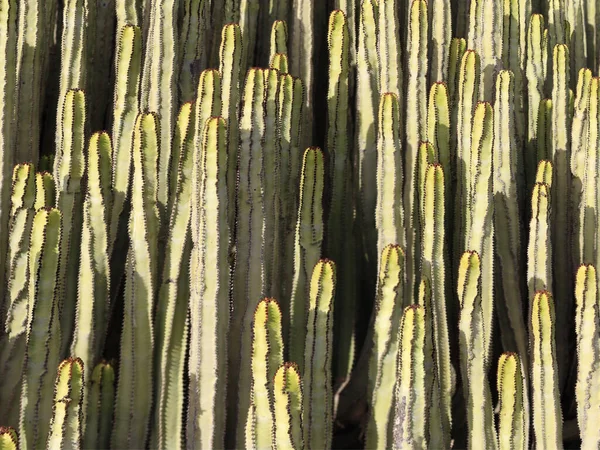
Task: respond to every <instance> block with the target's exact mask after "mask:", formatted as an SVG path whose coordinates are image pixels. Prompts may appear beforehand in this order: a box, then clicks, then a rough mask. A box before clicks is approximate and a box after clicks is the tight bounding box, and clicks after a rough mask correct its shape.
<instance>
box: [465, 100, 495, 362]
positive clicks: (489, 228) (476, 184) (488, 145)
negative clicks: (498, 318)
mask: <svg viewBox="0 0 600 450" xmlns="http://www.w3.org/2000/svg"><path fill="white" fill-rule="evenodd" d="M494 120H495V118H494V111H493V109H492V106H491V105H490V104H489V103H485V102H484V103H479V104H478V105H477V108H476V109H475V113H474V115H473V131H472V133H473V138H472V143H471V165H472V166H473V169H472V170H473V172H472V174H471V176H472V178H471V186H472V189H471V196H470V199H469V202H468V204H467V211H466V214H467V216H470V217H471V219H470V220H469V223H470V226H469V227H468V228H467V230H466V231H467V234H466V238H465V242H466V247H467V249H468V250H470V249H472V250H474V251H476V252H477V253H478V254H479V257H480V258H481V309H482V313H483V323H482V327H483V334H482V338H483V340H484V348H485V354H484V359H485V361H486V364H489V362H490V358H489V352H490V350H491V347H490V346H491V337H492V324H493V314H494V294H493V292H494V254H493V242H494V220H493V217H494V203H493V195H492V193H493V185H492V184H493V183H492V166H493V161H492V155H493V140H494Z"/></svg>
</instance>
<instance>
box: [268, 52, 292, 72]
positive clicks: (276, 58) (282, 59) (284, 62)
mask: <svg viewBox="0 0 600 450" xmlns="http://www.w3.org/2000/svg"><path fill="white" fill-rule="evenodd" d="M269 67H270V68H272V69H277V70H278V71H279V72H280V73H288V57H287V55H286V54H285V53H275V54H274V55H273V57H272V58H271V60H270V62H269Z"/></svg>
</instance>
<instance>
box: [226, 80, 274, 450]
mask: <svg viewBox="0 0 600 450" xmlns="http://www.w3.org/2000/svg"><path fill="white" fill-rule="evenodd" d="M273 72H275V71H274V70H273ZM265 75H266V71H265V70H263V69H250V70H249V71H248V75H247V77H246V84H245V87H244V95H243V98H244V101H243V103H242V109H241V113H240V149H239V151H240V153H239V161H238V167H239V181H238V183H237V195H236V202H237V203H236V206H237V234H236V243H235V246H236V264H235V269H234V272H233V280H232V283H233V299H234V310H233V314H232V321H231V330H230V333H229V370H230V371H231V372H232V373H239V374H240V379H239V382H238V381H237V380H233V379H229V380H228V382H229V385H228V389H229V397H228V398H229V399H230V401H231V402H232V403H231V404H230V405H229V408H230V409H231V410H233V411H237V412H238V414H239V415H238V416H237V419H236V418H234V417H232V415H230V416H229V419H228V420H229V421H230V422H228V423H230V426H232V427H237V434H236V436H237V438H236V440H237V443H238V444H237V445H238V446H240V445H243V444H242V443H243V442H244V440H245V437H244V435H245V430H244V427H245V425H246V420H245V417H246V413H247V411H248V402H249V393H250V385H249V383H250V344H251V342H250V333H251V324H252V317H253V314H254V310H255V309H256V306H257V305H258V302H259V301H260V299H261V298H262V297H264V293H265V291H266V279H265V274H264V272H265V268H264V266H265V264H266V261H265V257H264V254H263V241H264V239H266V238H267V237H266V236H265V234H264V227H265V226H266V217H265V213H264V196H263V193H262V180H261V173H262V163H261V161H262V159H263V151H262V149H263V146H262V142H263V139H264V133H265V120H264V116H265V105H264V102H265V97H266V90H267V87H266V83H267V80H266V76H265ZM252 162H254V163H252ZM238 392H239V397H240V399H241V398H242V397H244V398H245V399H244V401H243V402H242V405H241V407H240V408H239V409H238Z"/></svg>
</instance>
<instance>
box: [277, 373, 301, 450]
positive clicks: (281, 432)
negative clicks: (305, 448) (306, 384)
mask: <svg viewBox="0 0 600 450" xmlns="http://www.w3.org/2000/svg"><path fill="white" fill-rule="evenodd" d="M273 397H274V400H273V411H274V417H275V419H274V420H275V433H274V434H275V438H274V441H275V443H274V446H275V447H276V448H281V449H290V450H291V449H299V448H302V408H303V403H302V380H301V378H300V372H299V370H298V367H297V366H296V365H294V364H291V363H285V364H283V365H282V366H280V367H279V369H277V372H276V373H275V378H274V379H273Z"/></svg>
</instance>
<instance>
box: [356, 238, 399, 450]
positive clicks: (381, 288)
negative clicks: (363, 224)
mask: <svg viewBox="0 0 600 450" xmlns="http://www.w3.org/2000/svg"><path fill="white" fill-rule="evenodd" d="M379 265H380V270H379V283H378V286H377V298H376V300H375V302H376V303H375V309H374V311H375V314H376V315H375V321H374V324H373V345H372V350H371V356H370V358H369V369H368V370H369V390H368V394H367V395H368V398H369V399H370V404H371V408H372V411H371V415H370V419H369V424H368V428H367V438H366V443H365V445H366V448H387V447H389V445H390V443H391V435H390V432H389V431H390V430H391V427H390V424H391V421H392V419H393V417H392V416H393V415H392V411H393V400H394V386H395V384H396V383H395V380H396V375H397V360H398V339H397V337H398V330H399V324H400V318H401V315H402V306H403V294H404V286H403V284H404V265H405V260H404V252H403V251H402V248H401V247H400V246H397V245H388V246H386V247H385V248H384V250H383V252H382V254H381V261H380V263H379Z"/></svg>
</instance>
